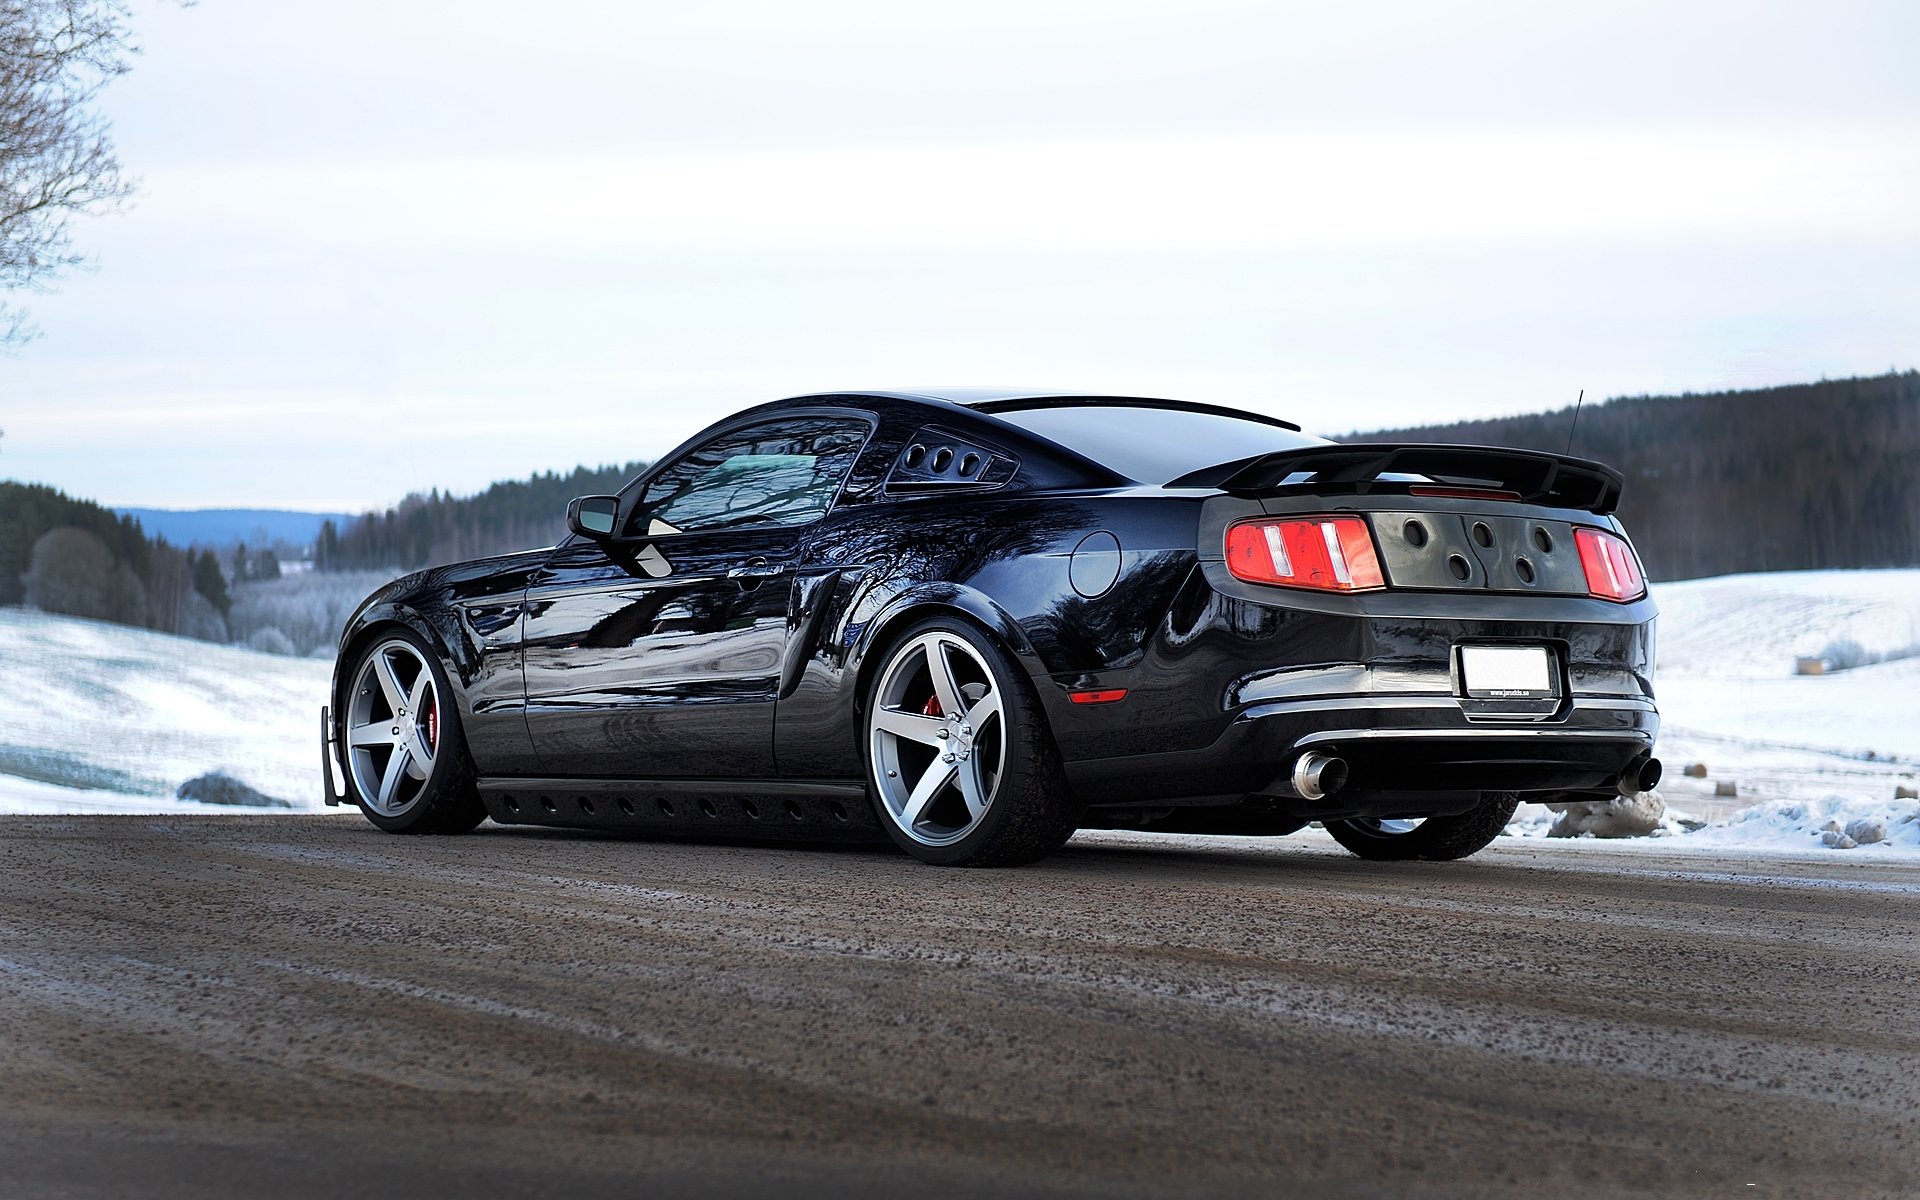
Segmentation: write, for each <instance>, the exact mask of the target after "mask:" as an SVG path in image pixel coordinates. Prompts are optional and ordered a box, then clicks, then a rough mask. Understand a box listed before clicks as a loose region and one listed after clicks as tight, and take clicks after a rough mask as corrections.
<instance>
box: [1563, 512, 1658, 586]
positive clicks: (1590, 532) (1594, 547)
mask: <svg viewBox="0 0 1920 1200" xmlns="http://www.w3.org/2000/svg"><path fill="white" fill-rule="evenodd" d="M1573 540H1574V542H1575V544H1576V545H1578V546H1579V547H1580V567H1581V569H1582V570H1584V571H1585V572H1586V573H1587V591H1588V592H1590V593H1591V594H1593V595H1595V596H1598V597H1600V598H1601V599H1602V600H1617V601H1619V602H1620V603H1622V604H1625V603H1626V602H1627V601H1629V600H1638V599H1639V598H1640V597H1642V596H1644V595H1646V594H1647V581H1646V577H1645V576H1643V575H1641V573H1640V560H1639V559H1637V558H1635V557H1634V556H1633V547H1632V546H1629V545H1627V540H1626V539H1625V538H1623V537H1619V536H1616V535H1614V534H1611V533H1608V532H1607V531H1606V530H1604V529H1576V530H1574V531H1573Z"/></svg>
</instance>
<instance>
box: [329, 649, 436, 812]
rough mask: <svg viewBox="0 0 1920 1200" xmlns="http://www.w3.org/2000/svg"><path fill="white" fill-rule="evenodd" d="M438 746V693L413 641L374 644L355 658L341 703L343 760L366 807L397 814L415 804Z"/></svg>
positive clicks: (425, 787)
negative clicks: (349, 689) (346, 698)
mask: <svg viewBox="0 0 1920 1200" xmlns="http://www.w3.org/2000/svg"><path fill="white" fill-rule="evenodd" d="M439 751H440V696H439V692H438V690H437V689H436V688H435V687H434V682H433V671H432V670H431V669H430V668H429V667H428V666H427V661H426V659H425V658H423V657H421V654H420V651H419V650H417V649H415V648H414V646H413V644H412V643H411V642H408V641H404V640H402V639H399V638H393V639H391V640H389V641H385V642H382V643H380V645H378V646H376V647H374V649H373V651H372V653H370V654H368V655H367V656H366V658H365V659H363V660H362V661H361V664H360V671H359V673H358V675H357V676H356V677H355V679H354V681H353V698H352V700H351V701H350V702H349V703H348V705H347V759H348V769H349V770H350V771H352V773H353V782H354V785H355V787H356V788H357V789H358V790H359V793H360V797H361V799H362V800H364V801H365V802H366V804H367V807H368V808H370V809H372V810H373V811H374V812H376V813H378V814H380V815H381V816H385V817H397V816H399V815H401V814H402V813H404V812H406V811H407V810H408V809H409V808H411V807H412V806H413V805H415V804H417V803H418V802H419V800H420V798H421V797H422V796H423V795H425V794H426V790H427V783H428V781H429V780H430V779H432V778H433V764H434V759H435V756H436V755H437V754H438V753H439Z"/></svg>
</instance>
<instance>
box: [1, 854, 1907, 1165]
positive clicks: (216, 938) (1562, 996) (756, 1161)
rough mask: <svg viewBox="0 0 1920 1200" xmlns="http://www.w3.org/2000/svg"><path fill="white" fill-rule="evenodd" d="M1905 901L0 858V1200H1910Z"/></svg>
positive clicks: (1694, 879)
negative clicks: (360, 1198)
mask: <svg viewBox="0 0 1920 1200" xmlns="http://www.w3.org/2000/svg"><path fill="white" fill-rule="evenodd" d="M1917 1111H1920V869H1915V868H1912V867H1900V866H1895V865H1878V866H1875V865H1869V864H1867V863H1866V862H1864V861H1863V860H1862V859H1861V858H1860V857H1851V858H1847V859H1842V858H1840V857H1839V856H1838V855H1836V857H1835V859H1834V861H1833V862H1832V863H1831V864H1829V863H1825V862H1820V863H1808V862H1800V861H1787V860H1779V859H1771V860H1734V859H1714V858H1702V857H1699V856H1693V855H1688V856H1678V855H1676V856H1659V855H1649V854H1645V853H1619V852H1613V853H1609V852H1603V851H1591V850H1570V849H1568V848H1566V847H1553V846H1539V845H1528V844H1510V845H1502V846H1498V847H1496V848H1495V849H1493V850H1491V851H1488V852H1487V853H1485V854H1483V855H1481V856H1479V857H1477V858H1475V859H1472V860H1469V861H1467V862H1463V863H1452V864H1440V863H1430V864H1429V863H1415V864H1400V865H1378V864H1367V863H1362V862H1360V861H1358V860H1357V859H1353V858H1349V857H1345V856H1344V855H1343V854H1342V853H1340V852H1338V851H1337V850H1335V849H1333V848H1331V846H1330V844H1329V843H1326V842H1324V840H1322V841H1314V840H1312V839H1311V838H1309V839H1308V840H1305V841H1302V840H1300V839H1297V838H1296V839H1284V840H1281V841H1277V842H1271V843H1260V844H1256V843H1252V842H1247V841H1233V842H1218V843H1213V844H1206V843H1202V842H1200V841H1198V840H1187V841H1181V842H1175V843H1165V842H1156V841H1154V840H1152V839H1150V838H1146V837H1141V836H1123V835H1098V836H1083V838H1082V839H1081V840H1079V841H1076V842H1075V843H1074V844H1073V845H1071V846H1070V847H1069V848H1068V849H1066V850H1065V851H1063V852H1062V853H1060V854H1059V855H1057V856H1056V857H1054V858H1052V859H1049V860H1047V861H1046V862H1044V863H1042V864H1040V865H1039V866H1037V867H1033V868H1029V869H1025V870H1017V871H993V872H982V871H954V870H935V869H930V868H926V867H921V866H918V865H915V864H913V863H912V862H910V861H909V860H907V859H906V858H904V857H901V856H899V855H897V854H895V853H893V852H892V851H890V850H880V849H871V848H860V849H844V848H842V849H835V848H813V849H792V848H781V847H770V846H757V845H739V844H733V845H713V844H684V843H666V842H645V841H627V840H614V839H610V838H605V837H600V836H594V835H586V834H580V835H576V834H569V833H557V832H545V831H537V830H524V829H518V830H509V829H500V828H495V827H492V826H487V827H483V829H482V830H480V831H479V832H477V833H475V834H473V835H470V836H466V837H457V838H406V837H393V836H389V835H385V834H381V833H379V832H378V831H376V830H374V829H373V828H372V827H370V826H368V825H367V824H365V823H364V822H363V821H361V820H360V819H359V818H358V817H355V816H308V817H243V818H228V817H9V818H4V819H0V1195H5V1196H8V1197H21V1196H62V1197H65V1196H75V1197H93V1196H108V1195H112V1196H123V1195H125V1196H155V1197H200V1196H208V1197H225V1196H259V1195H278V1196H289V1197H321V1196H325V1197H340V1196H351V1195H368V1196H384V1195H396V1196H397V1195H406V1196H414V1197H439V1196H454V1195H462V1196H480V1195H526V1196H554V1197H568V1198H580V1197H597V1196H614V1195H621V1196H628V1195H661V1196H673V1195H687V1196H729V1195H774V1194H780V1195H831V1196H835V1197H856V1196H898V1195H900V1194H902V1193H903V1192H906V1191H908V1190H909V1189H913V1190H915V1191H918V1192H920V1193H921V1194H924V1195H927V1196H936V1195H939V1196H945V1195H959V1196H968V1195H983V1196H985V1195H1100V1196H1125V1195H1176V1194H1177V1195H1211V1194H1220V1195H1288V1196H1307V1197H1314V1196H1466V1195H1472V1196H1483V1195H1492V1196H1527V1197H1537V1196H1550V1195H1551V1196H1559V1195H1568V1196H1610V1195H1629V1194H1632V1195H1643V1194H1648V1193H1653V1194H1662V1195H1683V1196H1694V1195H1698V1196H1741V1197H1749V1196H1820V1197H1828V1196H1854V1195H1860V1196H1880V1195H1886V1196H1898V1195H1911V1194H1915V1193H1916V1192H1920V1117H1917V1116H1916V1112H1917Z"/></svg>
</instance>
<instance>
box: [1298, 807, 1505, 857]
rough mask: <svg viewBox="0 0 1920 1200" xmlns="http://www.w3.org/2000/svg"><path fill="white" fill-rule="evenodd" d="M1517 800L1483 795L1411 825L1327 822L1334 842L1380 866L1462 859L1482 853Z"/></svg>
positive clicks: (1383, 821)
mask: <svg viewBox="0 0 1920 1200" xmlns="http://www.w3.org/2000/svg"><path fill="white" fill-rule="evenodd" d="M1518 807H1520V798H1519V797H1518V796H1516V795H1514V794H1513V793H1512V792H1487V793H1485V794H1483V795H1482V796H1481V797H1480V803H1479V804H1476V805H1475V806H1474V807H1472V808H1470V809H1468V810H1467V811H1466V812H1463V813H1456V814H1454V815H1453V816H1447V817H1425V818H1420V819H1411V820H1396V819H1391V818H1376V817H1365V818H1358V819H1355V820H1351V821H1328V822H1326V827H1327V832H1328V833H1330V834H1332V835H1333V840H1334V841H1336V842H1339V843H1340V844H1341V845H1342V846H1345V847H1346V848H1347V849H1349V850H1351V851H1353V852H1354V853H1355V854H1358V855H1359V856H1360V857H1361V858H1370V859H1374V860H1375V861H1380V862H1393V861H1405V860H1407V859H1413V858H1425V859H1435V860H1444V859H1454V858H1465V857H1467V856H1468V855H1469V854H1475V853H1478V852H1479V851H1481V850H1484V849H1486V848H1487V845H1488V844H1489V843H1490V842H1492V841H1493V839H1494V838H1497V837H1499V836H1500V831H1501V830H1502V829H1505V828H1506V827H1507V823H1508V822H1509V821H1511V820H1513V813H1514V810H1515V809H1516V808H1518Z"/></svg>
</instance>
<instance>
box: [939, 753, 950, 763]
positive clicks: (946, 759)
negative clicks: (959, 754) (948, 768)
mask: <svg viewBox="0 0 1920 1200" xmlns="http://www.w3.org/2000/svg"><path fill="white" fill-rule="evenodd" d="M940 761H941V762H944V763H950V762H952V761H953V755H951V754H942V755H941V756H940Z"/></svg>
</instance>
